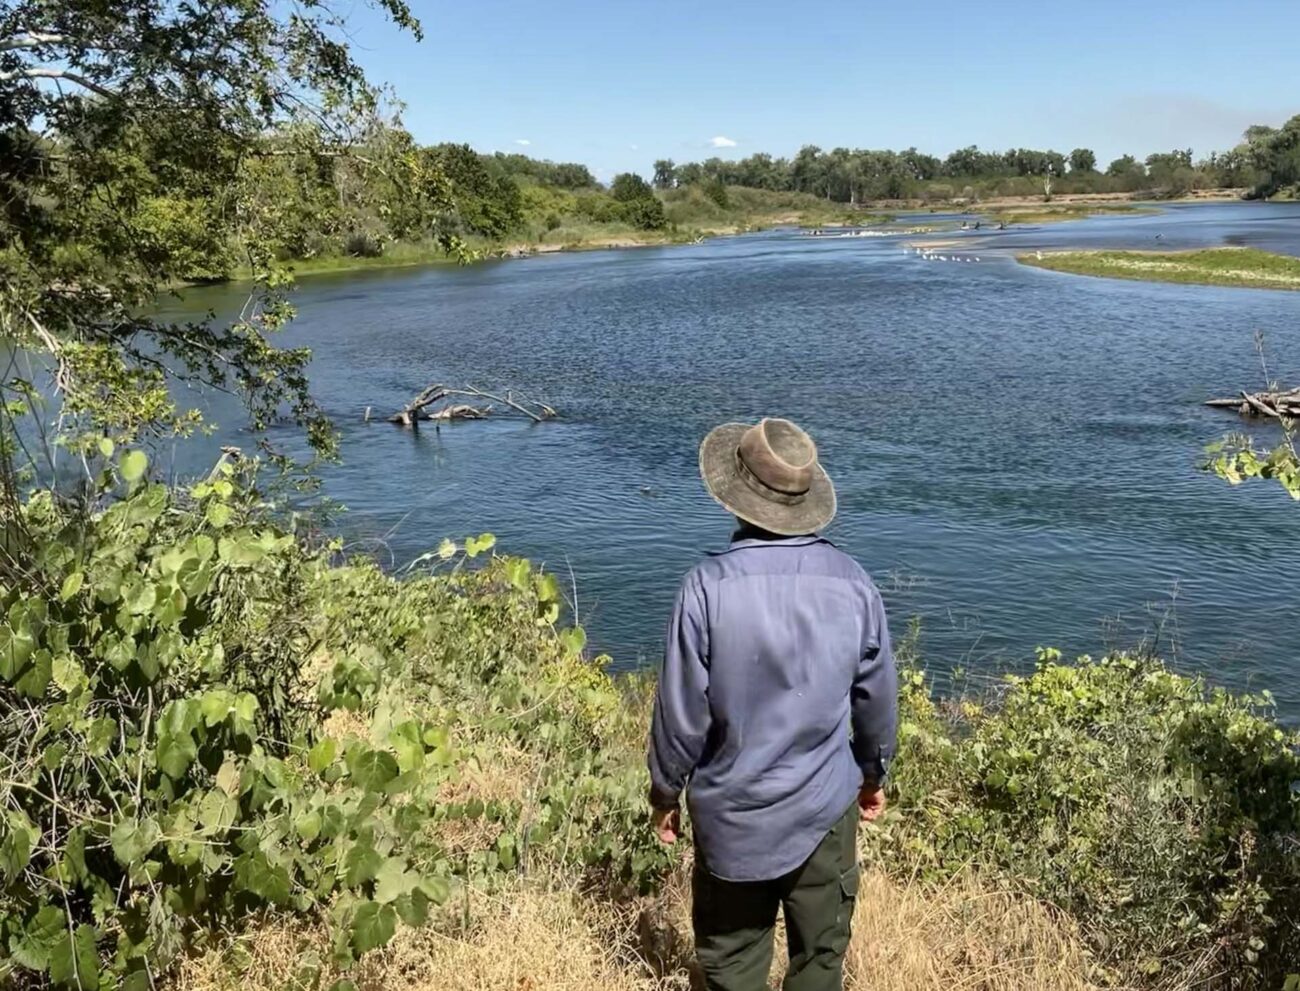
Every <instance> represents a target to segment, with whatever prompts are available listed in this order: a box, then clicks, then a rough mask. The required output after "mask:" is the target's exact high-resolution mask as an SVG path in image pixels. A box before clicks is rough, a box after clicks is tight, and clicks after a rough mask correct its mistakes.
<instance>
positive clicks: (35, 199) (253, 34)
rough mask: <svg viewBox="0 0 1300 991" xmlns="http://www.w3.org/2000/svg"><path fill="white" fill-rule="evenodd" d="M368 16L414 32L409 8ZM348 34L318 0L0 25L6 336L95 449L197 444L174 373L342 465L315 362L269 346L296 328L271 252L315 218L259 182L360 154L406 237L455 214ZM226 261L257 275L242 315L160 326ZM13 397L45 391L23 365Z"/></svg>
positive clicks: (31, 9) (148, 9) (385, 2)
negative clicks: (47, 377)
mask: <svg viewBox="0 0 1300 991" xmlns="http://www.w3.org/2000/svg"><path fill="white" fill-rule="evenodd" d="M371 6H373V7H375V8H377V9H378V10H380V11H382V12H383V13H384V14H386V15H387V16H388V17H389V19H390V20H391V21H392V22H393V23H394V24H396V25H397V26H398V27H400V28H403V29H405V30H408V31H411V32H413V33H415V34H417V35H418V34H419V30H420V28H419V25H418V23H417V22H416V20H415V19H414V17H413V16H412V15H411V12H410V10H409V8H408V7H407V5H406V4H405V3H404V2H403V0H372V3H371ZM345 30H346V28H345V23H344V21H343V19H342V17H341V16H340V15H338V14H336V13H335V12H334V11H333V10H332V9H331V8H330V7H328V6H326V5H325V4H323V3H320V2H318V0H309V2H305V3H302V4H298V5H296V6H295V7H293V8H287V7H284V6H283V5H280V4H277V3H275V2H273V0H228V2H214V3H206V4H202V5H193V4H158V3H153V2H150V0H124V2H121V3H114V4H111V5H105V4H103V3H101V2H98V0H56V2H49V0H21V2H17V3H11V4H8V5H7V6H6V7H5V9H4V11H3V13H0V82H3V83H4V84H5V86H6V87H7V89H8V90H9V93H8V98H7V99H6V100H5V101H4V102H3V103H0V152H2V153H3V158H4V161H5V162H6V163H7V167H6V169H5V170H4V173H3V174H2V175H0V195H2V198H3V202H4V204H5V205H4V208H3V214H0V332H3V334H4V335H5V337H6V338H8V339H10V340H13V341H16V342H17V343H18V344H19V346H20V348H22V349H23V350H24V352H25V353H27V354H35V355H38V356H41V357H42V358H43V359H46V360H48V362H49V365H50V367H51V368H52V369H53V385H54V392H55V395H56V397H57V401H58V402H60V403H61V414H62V418H63V420H62V422H63V426H64V428H65V434H66V435H68V436H70V437H72V438H73V441H74V443H76V444H78V445H80V447H81V449H83V450H93V449H94V446H93V445H94V441H95V438H96V437H101V438H102V437H116V438H117V439H119V440H122V439H134V438H137V437H141V436H157V435H160V434H166V433H185V432H188V431H190V430H193V429H195V428H196V427H197V426H198V425H199V414H198V413H197V412H195V411H194V410H192V409H187V408H183V407H182V406H181V405H179V404H178V401H177V400H176V398H175V393H174V392H173V391H172V390H170V389H169V387H168V379H169V378H170V377H172V376H178V375H179V376H183V377H186V378H188V379H190V380H191V381H192V382H194V383H195V384H198V385H201V386H204V387H208V388H218V389H226V390H231V391H236V392H238V393H240V394H241V395H242V396H243V397H244V399H245V401H246V403H247V405H248V408H249V410H250V412H251V413H252V416H253V421H254V424H255V425H256V426H259V427H261V426H265V425H267V424H268V423H269V422H271V421H272V420H273V419H274V418H276V417H277V416H279V415H280V414H281V411H282V410H287V411H288V412H289V414H290V415H291V416H293V417H294V418H295V419H296V420H297V421H298V422H299V423H301V424H302V425H304V426H305V427H306V428H307V429H308V432H309V436H310V438H311V440H312V442H313V444H315V445H316V446H317V447H318V448H319V449H322V450H328V448H329V446H330V433H329V431H328V429H327V427H326V423H325V419H324V417H323V416H322V415H321V413H320V411H319V410H318V409H317V407H316V406H315V404H314V403H313V402H312V400H311V397H310V395H309V394H308V391H307V383H306V378H305V376H304V374H303V369H304V366H305V363H306V360H307V354H306V353H305V352H303V351H301V350H294V349H289V350H285V349H279V348H276V347H273V346H272V345H271V343H270V341H269V340H268V334H269V333H271V332H272V331H274V330H275V329H276V328H278V327H279V326H281V325H282V324H283V323H284V321H285V320H286V319H287V318H288V317H289V315H290V314H291V310H290V309H289V307H288V305H287V302H286V300H285V298H284V295H283V293H282V289H283V288H284V285H285V279H284V276H283V273H281V272H278V271H277V270H276V266H275V257H276V251H277V248H278V247H279V246H280V245H282V244H283V243H284V242H285V241H286V240H292V239H293V238H294V237H295V232H294V230H293V226H294V224H293V220H294V217H293V214H294V212H295V211H303V210H310V209H311V208H312V205H313V204H312V203H311V202H310V201H307V202H303V201H302V200H298V199H295V198H294V197H284V196H280V195H274V196H270V195H267V192H268V183H267V181H266V180H267V179H268V178H269V177H275V178H277V179H278V180H281V181H283V182H284V183H288V184H289V187H290V188H293V189H295V190H296V189H297V188H301V187H302V186H303V184H302V182H301V180H302V178H303V177H304V175H306V174H307V173H310V172H311V171H312V170H319V169H321V168H323V167H325V165H326V163H332V162H337V161H338V160H340V159H343V158H347V159H348V165H347V168H348V169H350V170H352V172H353V174H354V175H355V176H356V177H357V180H358V181H357V185H358V187H360V194H361V195H371V194H373V193H374V192H375V191H376V190H382V189H383V188H384V187H385V186H386V187H387V188H388V190H389V191H392V190H394V189H399V188H400V189H401V190H403V191H404V195H405V196H406V201H407V203H408V204H414V205H415V206H416V207H417V210H416V213H417V214H419V215H418V216H417V215H412V216H409V217H408V218H406V222H407V223H408V224H409V225H412V226H417V225H420V224H422V223H426V222H428V223H430V224H432V218H434V217H435V216H437V215H439V214H441V213H442V212H444V211H445V210H446V209H447V208H448V207H449V200H448V197H447V186H446V181H445V177H444V176H443V175H442V174H441V173H440V172H439V171H438V170H437V169H436V168H433V167H431V163H430V162H429V161H428V160H427V159H426V158H422V157H421V156H419V155H417V154H415V153H414V149H413V148H412V147H411V145H410V143H409V141H404V140H401V138H400V136H399V135H398V133H397V132H395V131H394V130H393V129H391V128H389V127H386V126H385V125H384V121H383V116H382V115H383V105H382V101H381V96H380V94H379V93H378V92H377V91H376V90H375V89H374V88H373V87H371V86H370V85H369V84H367V82H366V80H365V78H364V75H363V73H362V71H361V69H360V67H359V66H358V65H357V64H356V63H355V62H354V61H353V60H352V58H351V56H350V54H349V52H348V49H347V46H346V44H345ZM268 135H276V136H277V137H276V138H275V139H274V140H268V138H267V136H268ZM358 149H362V151H360V152H359V151H358ZM282 191H283V190H278V191H277V192H282ZM448 243H449V244H450V241H449V242H448ZM230 251H239V252H241V253H242V254H243V255H244V257H245V259H246V261H247V263H248V266H249V268H250V269H251V270H252V271H253V272H254V273H255V274H256V277H257V281H256V285H255V288H254V290H253V292H252V294H251V296H250V301H249V305H248V306H247V307H246V308H245V310H244V312H243V314H242V315H241V316H240V318H239V319H238V320H236V321H234V322H233V323H230V324H224V325H223V324H220V323H217V322H215V321H212V320H207V321H201V322H190V323H185V324H174V323H167V322H165V321H159V320H156V319H154V318H152V317H151V316H148V315H146V314H148V313H149V312H150V306H151V304H152V303H153V301H154V299H155V298H156V296H157V294H158V293H159V291H160V290H163V289H165V288H166V287H167V286H169V285H170V284H173V283H175V282H176V281H178V280H182V279H186V278H190V277H193V276H195V275H202V274H204V273H206V272H208V271H210V270H212V269H213V268H215V267H218V266H219V265H220V263H221V262H222V260H223V255H224V254H225V253H227V252H230ZM0 387H2V388H3V390H4V393H5V396H4V398H5V400H6V405H5V409H6V410H7V411H8V412H9V413H11V414H12V413H13V412H14V411H16V410H19V411H21V410H27V409H30V408H31V407H32V406H33V405H35V404H38V403H39V402H40V397H41V394H42V392H44V391H45V390H43V389H41V388H40V387H39V385H38V384H37V383H34V382H33V381H32V380H31V376H30V375H27V374H19V370H18V369H16V368H15V367H14V364H13V361H11V363H10V368H9V370H8V373H7V374H6V375H5V376H4V377H3V379H2V380H0ZM7 437H8V438H9V439H10V440H12V432H9V433H8V434H7ZM6 460H7V459H6Z"/></svg>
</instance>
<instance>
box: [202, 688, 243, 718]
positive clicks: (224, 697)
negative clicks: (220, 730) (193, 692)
mask: <svg viewBox="0 0 1300 991" xmlns="http://www.w3.org/2000/svg"><path fill="white" fill-rule="evenodd" d="M234 707H235V695H234V693H233V692H229V691H227V690H226V689H224V688H214V689H212V690H211V691H209V692H204V693H203V697H202V698H201V699H199V711H200V712H201V713H202V714H203V722H204V723H205V724H206V725H208V726H216V725H217V724H218V723H222V722H224V721H225V719H226V717H227V716H228V715H230V711H231V710H232V709H233V708H234Z"/></svg>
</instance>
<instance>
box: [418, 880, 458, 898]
mask: <svg viewBox="0 0 1300 991" xmlns="http://www.w3.org/2000/svg"><path fill="white" fill-rule="evenodd" d="M420 890H421V891H423V892H424V894H425V895H426V896H427V897H428V899H429V901H431V902H433V903H434V904H435V905H441V904H442V903H443V902H445V901H446V900H447V899H448V898H450V897H451V884H450V882H449V881H448V880H447V879H446V878H445V877H438V876H436V875H429V876H427V877H423V878H421V879H420Z"/></svg>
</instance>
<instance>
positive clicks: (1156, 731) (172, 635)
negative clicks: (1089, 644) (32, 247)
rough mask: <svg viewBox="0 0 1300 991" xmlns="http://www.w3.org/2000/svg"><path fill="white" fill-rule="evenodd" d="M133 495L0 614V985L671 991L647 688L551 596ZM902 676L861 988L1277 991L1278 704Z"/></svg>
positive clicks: (906, 655) (669, 925)
mask: <svg viewBox="0 0 1300 991" xmlns="http://www.w3.org/2000/svg"><path fill="white" fill-rule="evenodd" d="M142 471H143V464H142V463H141V462H140V460H139V459H134V460H132V459H123V460H122V462H121V465H120V468H119V471H118V477H119V478H120V479H121V482H120V487H119V489H118V492H117V494H118V495H119V496H124V498H119V499H118V500H116V501H114V502H113V503H112V504H111V505H106V506H105V508H102V509H100V510H98V511H95V512H92V513H91V514H89V515H84V514H82V513H79V512H77V511H75V510H73V509H70V508H69V507H67V506H66V505H61V504H56V503H54V502H53V501H52V500H50V499H48V498H46V497H43V496H37V497H35V498H34V499H33V500H32V502H31V503H30V504H29V505H28V506H27V508H26V509H25V510H24V527H23V530H22V533H23V535H24V536H23V540H24V541H25V543H24V544H23V545H22V546H21V547H19V548H18V551H19V552H20V554H21V559H22V561H23V562H24V569H25V570H24V571H23V574H24V584H23V585H22V587H19V586H16V585H13V586H0V605H3V606H4V615H5V617H6V618H5V626H4V633H5V634H6V636H7V638H8V639H7V641H6V642H7V643H8V644H9V645H10V648H9V653H8V654H6V655H5V658H6V666H4V667H2V668H0V748H2V749H0V752H3V753H4V754H5V755H6V760H7V761H8V767H9V769H8V771H7V773H6V775H4V776H3V778H2V779H0V854H3V855H2V856H0V881H2V883H0V939H2V940H3V941H4V942H5V944H6V945H7V946H8V947H10V949H11V952H10V953H9V954H8V955H7V956H6V957H5V958H0V960H2V962H0V984H2V983H3V980H4V979H5V971H6V970H9V971H10V974H9V977H10V979H11V981H16V982H18V983H19V986H25V985H24V984H23V983H22V982H24V981H26V980H27V979H28V978H29V977H30V972H31V971H33V970H36V971H40V970H46V971H47V972H48V973H49V974H51V975H52V976H54V977H55V978H56V979H60V978H66V976H67V975H68V974H70V973H72V970H70V969H69V968H76V969H78V970H79V972H80V973H82V974H95V975H96V976H95V980H94V981H93V982H85V981H83V985H84V986H86V987H92V986H96V984H97V983H98V982H99V976H100V975H102V977H103V979H104V980H105V981H112V980H122V981H124V985H123V986H127V987H137V986H139V987H147V986H150V985H153V986H159V985H165V986H166V987H169V988H173V989H180V988H201V989H202V988H212V989H228V991H235V989H236V988H238V989H240V991H272V989H280V988H283V987H285V986H287V985H292V986H297V987H313V988H315V987H319V988H328V987H334V988H337V989H338V991H344V989H346V988H347V987H349V986H355V987H357V988H359V989H363V991H372V989H373V991H378V989H380V988H390V987H393V986H398V985H400V986H403V987H410V988H412V989H415V991H423V989H428V991H433V989H435V988H437V989H445V988H451V989H456V988H465V989H469V988H485V987H513V988H523V987H528V988H536V989H538V991H540V989H542V988H574V989H577V988H595V987H605V988H614V989H650V988H682V989H685V988H686V987H687V986H688V984H689V980H690V968H691V963H690V959H691V953H690V936H689V925H688V917H689V897H688V895H687V891H688V884H687V877H688V873H689V867H690V856H689V850H688V849H687V848H686V846H685V845H679V846H678V847H677V848H674V849H672V850H665V849H664V848H662V847H660V846H658V845H657V844H656V843H655V842H654V840H653V838H652V837H651V835H650V832H649V829H648V828H647V823H646V806H645V796H646V789H647V779H646V773H645V770H644V756H643V747H644V740H645V732H646V725H647V719H648V711H649V708H648V707H649V685H648V684H647V683H646V682H645V680H644V679H634V680H615V679H612V678H610V677H609V676H607V675H606V674H605V673H604V666H605V662H606V660H607V659H605V658H591V657H589V656H588V655H587V654H586V652H585V650H584V642H585V638H584V636H583V634H582V632H581V631H580V630H578V629H568V628H565V627H564V626H563V625H562V623H560V622H559V620H560V614H561V609H562V599H561V590H560V587H559V584H558V583H557V581H556V580H555V578H554V577H553V576H551V575H549V574H546V573H543V572H539V571H538V570H537V569H535V568H533V567H532V566H530V565H529V564H528V562H526V561H523V560H521V559H518V558H511V557H504V556H495V555H494V550H495V548H494V541H493V540H492V539H491V538H490V537H487V536H481V537H478V538H474V539H470V540H466V541H464V542H462V543H460V544H450V543H448V544H445V545H444V546H442V547H441V548H439V549H438V550H437V551H436V552H435V553H431V554H430V555H427V556H426V558H425V559H423V560H422V561H421V562H419V564H418V566H417V568H416V569H415V570H414V572H413V573H410V574H408V575H407V576H406V577H405V578H403V579H400V580H399V579H397V578H394V577H391V576H388V575H385V574H383V573H382V572H381V571H380V570H379V569H378V568H376V567H375V566H373V565H371V564H368V563H364V562H344V561H339V560H337V559H335V558H334V556H333V553H334V552H333V550H332V548H329V547H325V548H320V547H313V546H311V545H309V544H306V543H304V542H303V541H302V540H300V539H298V538H297V537H295V535H294V534H293V533H291V532H287V531H284V530H282V529H281V528H279V527H278V526H277V525H276V524H275V523H273V522H272V521H270V520H268V519H267V518H266V517H265V516H264V515H263V514H264V510H262V509H261V508H260V506H262V505H263V504H264V501H263V497H262V496H260V495H258V494H257V493H256V492H255V491H254V490H253V489H252V488H251V486H250V479H251V476H249V475H248V474H247V472H246V470H245V468H244V466H243V465H242V463H241V464H239V465H232V464H230V463H226V464H223V465H222V466H221V467H220V468H219V469H218V471H216V472H214V473H213V475H212V476H211V478H210V479H209V480H208V481H205V482H203V483H202V484H200V485H198V486H196V487H194V488H193V489H192V490H190V491H188V492H181V493H177V492H171V491H169V490H167V489H165V488H163V487H162V486H158V485H148V484H145V483H144V482H143V481H140V480H138V479H139V475H140V474H141V472H142ZM132 479H137V480H135V481H132ZM32 587H38V588H46V589H48V594H45V595H42V596H40V597H33V596H32V595H30V594H29V593H30V589H31V588H32ZM124 637H129V638H130V644H131V647H132V650H131V652H127V651H124V650H123V646H122V645H123V643H124V642H125V640H124ZM900 657H902V659H903V664H904V668H905V670H904V677H903V691H902V697H901V724H900V753H899V756H898V759H897V761H896V764H895V768H894V772H893V781H892V783H891V785H890V790H891V799H892V808H891V811H890V812H889V814H888V815H887V816H886V817H885V819H884V820H883V821H882V823H880V824H879V825H877V826H873V827H870V828H865V829H864V831H863V833H862V835H861V845H862V851H863V859H864V862H865V863H866V864H867V865H868V876H867V880H866V883H865V885H864V887H863V889H862V890H863V895H862V896H861V897H860V899H859V903H858V905H857V915H856V918H857V920H858V926H859V930H858V934H857V936H856V937H855V940H854V943H853V946H852V947H851V949H850V956H849V974H850V976H849V986H850V987H851V988H866V987H886V988H895V987H897V988H899V989H902V988H904V987H907V988H933V989H935V991H938V989H940V988H943V989H947V988H951V987H954V986H977V987H983V988H989V989H1002V988H1007V989H1010V988H1035V989H1061V991H1066V989H1071V991H1073V989H1082V988H1087V987H1098V986H1124V987H1134V986H1140V987H1147V988H1160V989H1164V988H1171V989H1172V988H1182V987H1190V986H1192V985H1193V984H1194V983H1198V982H1199V983H1200V984H1201V985H1203V986H1206V987H1216V986H1222V987H1234V988H1235V987H1240V988H1276V987H1278V986H1280V982H1281V980H1282V979H1283V976H1284V975H1285V973H1286V972H1287V970H1288V967H1290V968H1291V969H1293V968H1294V961H1296V960H1297V959H1300V944H1298V943H1297V940H1300V926H1298V925H1297V924H1298V923H1300V860H1298V856H1297V851H1296V849H1295V846H1294V842H1295V839H1294V838H1295V836H1296V833H1297V831H1298V830H1300V796H1297V795H1296V794H1294V793H1293V792H1292V791H1291V784H1292V782H1294V781H1295V780H1296V779H1297V778H1298V777H1300V758H1297V756H1296V753H1295V751H1294V749H1293V748H1294V744H1295V739H1294V737H1293V736H1290V735H1288V734H1286V733H1285V732H1284V731H1283V730H1282V729H1281V728H1280V727H1279V726H1278V725H1277V724H1276V723H1274V722H1273V721H1272V720H1271V717H1270V712H1269V708H1268V702H1267V700H1266V699H1250V698H1238V697H1234V696H1231V695H1228V694H1226V693H1223V692H1219V691H1215V690H1211V689H1210V688H1208V687H1207V686H1206V685H1204V684H1203V683H1201V682H1200V681H1197V680H1193V679H1188V678H1184V677H1180V676H1178V675H1175V674H1173V673H1171V672H1169V671H1168V670H1166V669H1165V668H1163V667H1162V666H1161V665H1160V664H1158V663H1157V662H1155V661H1150V660H1144V659H1138V658H1131V657H1125V656H1118V657H1114V658H1108V659H1106V660H1103V661H1091V660H1087V659H1084V660H1081V661H1079V662H1077V663H1073V664H1072V663H1065V662H1064V661H1063V660H1062V659H1061V658H1060V657H1059V655H1057V654H1055V653H1054V652H1051V651H1044V652H1043V653H1042V656H1041V657H1040V660H1039V665H1038V668H1037V670H1036V671H1035V673H1033V675H1032V676H1031V677H1028V678H1025V679H1018V680H1014V681H1011V682H1008V683H1007V684H1006V685H1004V686H1003V687H1002V689H1001V690H1000V691H999V692H998V693H997V694H996V695H994V696H992V697H986V698H964V699H956V700H950V699H949V700H945V699H938V698H935V697H934V696H932V695H931V693H930V691H929V688H928V684H927V680H926V678H925V677H924V674H923V673H922V670H921V668H920V666H919V660H918V656H917V642H916V640H915V637H911V638H906V639H905V640H904V642H903V643H902V644H901V645H900ZM105 719H109V720H110V723H104V720H105ZM109 729H111V730H112V732H109V731H108V730H109ZM56 758H57V759H56ZM60 878H62V880H60ZM70 934H73V935H70ZM345 978H346V979H347V980H348V981H351V982H352V985H348V984H334V983H333V982H334V981H335V980H336V979H338V980H342V979H345ZM104 986H108V985H107V984H105V985H104Z"/></svg>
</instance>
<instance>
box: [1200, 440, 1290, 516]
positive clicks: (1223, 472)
mask: <svg viewBox="0 0 1300 991" xmlns="http://www.w3.org/2000/svg"><path fill="white" fill-rule="evenodd" d="M1209 453H1210V456H1211V457H1210V462H1209V467H1210V469H1211V470H1212V471H1213V472H1214V473H1215V474H1216V475H1218V476H1219V477H1220V478H1222V479H1223V480H1224V481H1225V482H1227V483H1228V484H1230V485H1240V484H1241V483H1242V482H1243V481H1245V480H1246V479H1249V478H1261V479H1271V480H1273V481H1276V482H1277V483H1278V484H1279V485H1281V486H1282V488H1283V489H1285V490H1286V492H1287V494H1288V495H1290V496H1291V498H1292V499H1296V500H1300V455H1297V453H1296V449H1295V444H1294V442H1293V441H1292V440H1291V436H1290V435H1289V434H1288V435H1287V436H1286V438H1285V439H1284V440H1283V441H1282V443H1280V444H1278V445H1277V446H1276V447H1275V448H1273V449H1272V450H1271V451H1261V450H1259V449H1258V448H1256V447H1255V446H1254V444H1253V443H1251V441H1250V438H1248V437H1243V436H1240V435H1236V436H1232V437H1228V438H1227V439H1225V440H1223V441H1220V442H1218V443H1216V444H1212V445H1211V446H1210V448H1209Z"/></svg>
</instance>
